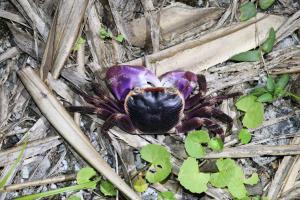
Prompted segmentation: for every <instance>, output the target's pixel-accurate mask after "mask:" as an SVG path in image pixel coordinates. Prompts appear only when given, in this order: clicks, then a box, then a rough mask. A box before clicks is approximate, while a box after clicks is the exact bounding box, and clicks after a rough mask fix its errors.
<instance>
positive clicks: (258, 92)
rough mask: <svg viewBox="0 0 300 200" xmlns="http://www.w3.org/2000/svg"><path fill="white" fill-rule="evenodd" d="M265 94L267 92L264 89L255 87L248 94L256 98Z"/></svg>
mask: <svg viewBox="0 0 300 200" xmlns="http://www.w3.org/2000/svg"><path fill="white" fill-rule="evenodd" d="M267 92H268V90H267V89H266V88H265V87H257V88H254V89H253V90H252V91H251V92H250V94H251V95H254V96H256V97H258V96H260V95H263V94H264V93H267Z"/></svg>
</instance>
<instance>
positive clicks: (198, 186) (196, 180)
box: [178, 157, 210, 194]
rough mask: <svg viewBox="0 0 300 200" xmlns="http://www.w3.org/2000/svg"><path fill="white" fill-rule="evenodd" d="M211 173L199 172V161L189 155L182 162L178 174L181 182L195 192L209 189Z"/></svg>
mask: <svg viewBox="0 0 300 200" xmlns="http://www.w3.org/2000/svg"><path fill="white" fill-rule="evenodd" d="M209 179H210V175H209V174H205V173H202V172H199V167H198V162H197V160H196V159H195V158H191V157H188V158H187V159H186V160H185V161H184V162H183V164H182V166H181V167H180V170H179V174H178V180H179V182H180V184H181V185H182V186H183V187H184V188H185V189H187V190H189V191H191V192H193V193H198V194H200V193H202V192H205V191H206V190H207V183H208V181H209Z"/></svg>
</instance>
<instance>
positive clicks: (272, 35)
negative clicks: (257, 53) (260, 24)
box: [261, 28, 276, 53]
mask: <svg viewBox="0 0 300 200" xmlns="http://www.w3.org/2000/svg"><path fill="white" fill-rule="evenodd" d="M275 40H276V32H275V30H274V28H270V31H269V36H268V38H267V39H266V41H265V42H264V43H263V44H262V45H261V49H262V51H263V52H265V53H269V52H271V51H272V49H273V46H274V44H275Z"/></svg>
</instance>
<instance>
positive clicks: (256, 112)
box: [235, 95, 264, 128]
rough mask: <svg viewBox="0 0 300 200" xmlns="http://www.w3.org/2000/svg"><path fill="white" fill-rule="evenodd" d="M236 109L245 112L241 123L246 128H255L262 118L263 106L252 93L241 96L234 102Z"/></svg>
mask: <svg viewBox="0 0 300 200" xmlns="http://www.w3.org/2000/svg"><path fill="white" fill-rule="evenodd" d="M235 105H236V107H237V109H239V110H241V111H243V112H245V115H244V117H243V120H242V123H243V125H244V126H245V127H247V128H257V127H258V126H260V125H261V124H262V122H263V119H264V106H263V104H262V103H261V102H258V101H257V97H256V96H254V95H247V96H244V97H241V98H240V99H239V100H238V101H237V102H236V104H235Z"/></svg>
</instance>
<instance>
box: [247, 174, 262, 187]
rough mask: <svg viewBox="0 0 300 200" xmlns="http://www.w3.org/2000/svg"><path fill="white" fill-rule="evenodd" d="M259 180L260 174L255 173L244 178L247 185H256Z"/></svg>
mask: <svg viewBox="0 0 300 200" xmlns="http://www.w3.org/2000/svg"><path fill="white" fill-rule="evenodd" d="M258 181H259V178H258V174H257V173H253V174H252V175H251V177H250V178H247V179H245V180H244V183H245V184H247V185H255V184H257V183H258Z"/></svg>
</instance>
